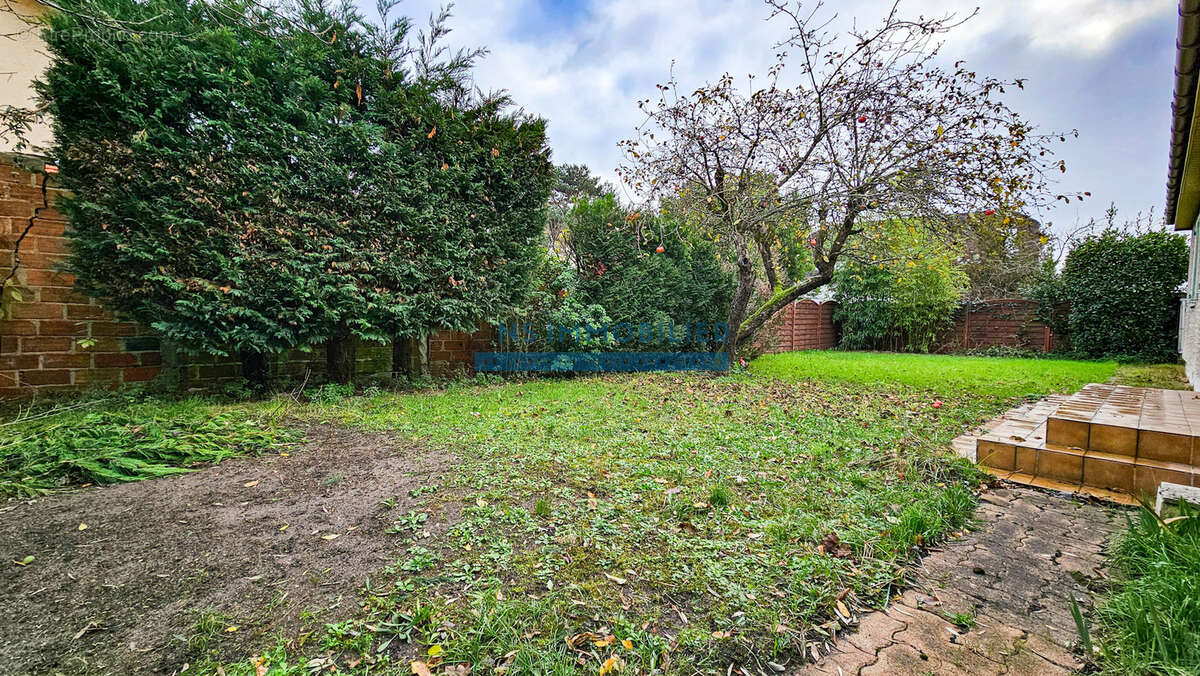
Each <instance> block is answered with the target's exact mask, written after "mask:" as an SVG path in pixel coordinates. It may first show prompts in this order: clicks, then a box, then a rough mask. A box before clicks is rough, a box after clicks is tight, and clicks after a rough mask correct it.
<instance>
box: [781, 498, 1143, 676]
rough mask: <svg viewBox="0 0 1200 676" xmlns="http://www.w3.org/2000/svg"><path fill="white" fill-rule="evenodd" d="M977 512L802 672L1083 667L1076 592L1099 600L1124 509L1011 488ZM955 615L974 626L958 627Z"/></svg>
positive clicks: (1049, 673)
mask: <svg viewBox="0 0 1200 676" xmlns="http://www.w3.org/2000/svg"><path fill="white" fill-rule="evenodd" d="M976 517H977V518H978V519H979V520H980V521H981V522H982V523H981V525H980V527H979V528H978V529H976V530H974V531H972V532H970V533H968V534H967V535H966V536H965V537H962V538H960V539H957V540H953V541H951V542H950V543H948V544H947V545H946V546H945V547H944V548H943V549H941V550H940V551H937V552H934V553H932V554H931V555H929V556H928V557H926V558H925V560H924V561H923V562H922V565H921V566H920V568H919V569H918V570H917V571H916V576H915V577H916V584H915V585H914V588H913V589H910V590H909V591H907V592H905V593H904V595H903V596H902V597H901V599H900V601H899V602H898V603H896V604H893V605H892V606H891V607H889V608H888V609H887V610H886V611H881V612H876V613H872V614H870V615H867V616H866V617H864V618H863V619H862V621H861V622H860V624H859V626H858V630H857V631H856V632H855V633H853V634H851V635H849V636H846V637H844V638H842V639H841V640H840V642H839V645H838V652H835V653H833V654H831V655H829V656H827V657H826V658H825V659H823V660H821V661H820V662H818V663H817V664H814V665H811V666H809V667H808V668H806V669H805V670H804V671H802V672H801V673H802V674H806V675H816V674H843V675H849V674H862V675H863V676H867V675H869V674H887V675H889V676H908V675H910V674H911V675H914V676H915V675H917V674H938V676H948V675H954V674H1028V675H1030V676H1053V675H1055V674H1068V673H1070V672H1071V671H1072V670H1074V669H1076V668H1078V667H1079V666H1081V665H1079V664H1078V663H1077V661H1076V660H1075V658H1074V657H1073V656H1072V654H1071V651H1070V647H1069V646H1070V645H1071V643H1072V642H1074V641H1075V640H1077V633H1076V630H1075V623H1074V621H1073V620H1072V619H1071V612H1070V595H1071V594H1074V596H1075V598H1076V599H1077V600H1078V601H1079V603H1080V604H1081V606H1084V607H1086V606H1087V605H1090V604H1091V595H1090V593H1089V592H1088V588H1087V583H1088V582H1089V581H1091V580H1094V579H1096V578H1097V577H1098V575H1099V574H1100V573H1099V572H1098V571H1099V569H1100V567H1101V566H1102V565H1103V563H1104V556H1103V553H1102V552H1103V549H1104V547H1105V545H1106V543H1107V542H1108V541H1109V540H1110V538H1111V537H1112V536H1113V535H1114V534H1115V533H1116V532H1118V531H1119V530H1121V529H1123V528H1124V524H1125V517H1124V512H1123V511H1122V510H1120V509H1114V508H1109V507H1102V506H1099V505H1097V504H1093V503H1085V502H1080V501H1076V500H1071V499H1067V498H1063V497H1059V496H1057V495H1053V494H1049V493H1044V492H1040V491H1037V490H1033V489H1028V488H1023V487H1016V486H1015V485H1009V486H1008V487H1005V488H1001V489H996V490H991V491H987V492H985V493H984V494H983V496H982V502H981V504H980V507H979V511H978V512H977V513H976ZM953 613H970V614H973V615H974V618H975V622H976V626H975V627H974V628H971V629H970V630H966V629H962V628H957V627H955V626H954V625H953V624H952V623H951V622H950V621H948V620H947V619H946V617H947V616H948V615H951V614H953Z"/></svg>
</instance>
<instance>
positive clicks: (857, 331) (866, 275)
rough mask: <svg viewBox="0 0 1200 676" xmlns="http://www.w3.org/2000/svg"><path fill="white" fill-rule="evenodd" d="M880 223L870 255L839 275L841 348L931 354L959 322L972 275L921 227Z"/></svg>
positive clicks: (836, 290)
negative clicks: (956, 317)
mask: <svg viewBox="0 0 1200 676" xmlns="http://www.w3.org/2000/svg"><path fill="white" fill-rule="evenodd" d="M876 227H877V229H878V230H877V231H878V236H877V237H874V238H872V239H870V240H869V241H868V242H867V243H866V245H865V248H866V249H867V251H869V252H870V253H869V258H868V259H866V260H863V259H857V260H847V261H846V262H845V263H844V264H842V265H841V266H839V267H838V269H837V271H836V272H835V273H834V280H833V290H834V298H835V299H836V300H837V302H838V305H837V308H836V309H835V310H834V320H835V321H837V322H839V323H840V324H841V328H842V342H841V346H842V347H844V348H847V349H852V350H870V349H875V350H903V351H909V352H928V351H929V350H930V349H931V348H932V347H933V346H934V343H935V341H936V340H937V339H938V337H939V336H940V335H941V334H942V333H943V332H944V331H945V330H946V329H947V328H949V327H950V325H951V323H952V321H953V318H954V311H955V310H956V309H957V308H958V305H959V301H960V300H961V299H962V296H963V293H964V292H965V291H966V287H967V278H966V275H965V274H964V273H963V272H962V270H961V269H959V267H958V266H957V265H956V264H955V261H954V258H953V256H952V252H951V251H949V250H947V249H946V247H945V246H943V245H941V244H940V243H938V242H932V241H926V240H925V237H924V236H922V235H921V234H920V232H919V231H918V230H917V229H914V228H909V227H907V226H905V225H904V224H902V223H887V224H879V225H877V226H876ZM875 260H877V261H881V262H874V261H875Z"/></svg>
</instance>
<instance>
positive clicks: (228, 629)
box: [225, 625, 240, 634]
mask: <svg viewBox="0 0 1200 676" xmlns="http://www.w3.org/2000/svg"><path fill="white" fill-rule="evenodd" d="M238 629H240V627H238V626H237V625H231V626H228V627H225V633H227V634H232V633H233V632H235V631H237V630H238Z"/></svg>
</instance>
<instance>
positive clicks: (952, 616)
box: [946, 610, 978, 630]
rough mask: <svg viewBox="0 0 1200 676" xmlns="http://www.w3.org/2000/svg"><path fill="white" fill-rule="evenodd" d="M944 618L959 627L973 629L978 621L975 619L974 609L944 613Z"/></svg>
mask: <svg viewBox="0 0 1200 676" xmlns="http://www.w3.org/2000/svg"><path fill="white" fill-rule="evenodd" d="M946 620H947V621H949V622H950V624H953V625H954V626H956V627H958V628H959V629H963V630H967V629H974V628H975V626H976V625H977V624H978V622H977V621H976V619H975V611H974V610H964V611H961V612H957V613H946Z"/></svg>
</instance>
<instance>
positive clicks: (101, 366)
mask: <svg viewBox="0 0 1200 676" xmlns="http://www.w3.org/2000/svg"><path fill="white" fill-rule="evenodd" d="M32 161H33V160H26V162H32ZM47 178H48V179H49V180H48V182H47V184H46V191H45V202H43V193H42V179H43V175H42V174H34V173H29V172H27V171H24V170H23V169H21V168H18V166H16V165H15V164H14V162H13V161H12V160H11V159H8V158H0V280H3V279H5V278H7V277H8V276H9V273H10V272H12V270H13V267H14V265H16V272H15V273H14V274H13V276H12V279H13V281H14V282H15V284H14V285H12V286H10V287H9V289H8V291H6V292H5V295H4V303H3V306H2V307H3V310H4V312H3V314H2V315H0V397H13V396H28V395H31V394H34V393H36V392H40V391H50V390H72V389H84V388H86V387H89V386H93V385H100V386H116V385H120V384H124V383H139V382H146V381H149V380H153V379H154V378H155V377H156V376H158V375H159V373H160V370H161V369H162V368H163V354H162V352H161V351H160V348H161V344H160V341H159V339H158V337H157V336H155V335H154V333H153V332H152V331H151V330H150V329H148V328H146V327H143V326H141V325H139V324H137V323H136V322H132V321H124V320H121V319H118V318H116V317H114V316H113V314H112V313H111V312H109V311H108V310H107V309H105V308H104V307H103V306H102V305H101V304H100V303H99V302H98V301H96V300H95V299H92V298H88V297H86V296H82V295H80V294H78V293H76V292H75V291H74V289H73V286H74V281H75V280H74V277H72V276H71V275H68V274H65V273H61V272H58V271H57V267H58V266H59V264H61V263H62V262H63V260H64V258H65V257H66V253H67V247H68V246H69V240H67V238H66V237H65V236H64V234H63V233H64V230H65V228H66V222H65V221H64V219H63V216H62V214H60V213H59V212H58V211H56V210H55V209H54V202H55V200H56V199H57V198H58V197H59V195H60V194H61V191H60V190H59V189H58V188H56V187H55V180H54V177H53V176H49V177H47ZM493 337H494V336H493V335H492V333H491V331H490V329H488V330H483V331H480V332H477V333H475V334H468V333H462V332H449V331H442V332H438V333H435V334H433V336H431V337H430V362H431V364H430V367H431V370H432V371H433V373H434V375H439V376H441V375H451V374H456V373H463V372H470V370H471V367H472V365H473V363H474V352H475V351H477V350H483V349H488V348H489V346H490V341H491V339H492V338H493ZM391 356H392V350H391V346H390V345H380V344H374V345H372V344H363V345H361V346H360V347H359V349H358V371H359V374H360V375H363V376H365V377H370V376H371V375H373V374H378V375H382V374H386V373H389V372H390V371H391ZM178 363H179V365H180V369H179V376H180V382H179V385H180V387H182V388H184V389H206V388H211V387H213V386H214V385H219V384H221V383H223V382H228V381H232V380H237V379H239V378H240V377H241V373H240V363H239V362H238V360H237V358H236V357H212V356H206V357H186V358H181V359H179V360H178ZM324 367H325V355H324V352H323V351H322V350H321V349H320V348H319V347H318V348H315V349H313V350H312V351H310V352H304V351H301V350H292V351H291V352H289V353H287V354H284V355H281V356H280V357H278V358H276V359H275V360H273V363H272V365H271V370H272V374H273V375H274V376H275V377H281V378H289V379H294V380H299V379H302V378H304V377H305V374H306V372H307V373H309V374H311V375H312V377H314V378H316V379H319V378H320V377H321V375H322V374H323V373H324Z"/></svg>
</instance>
